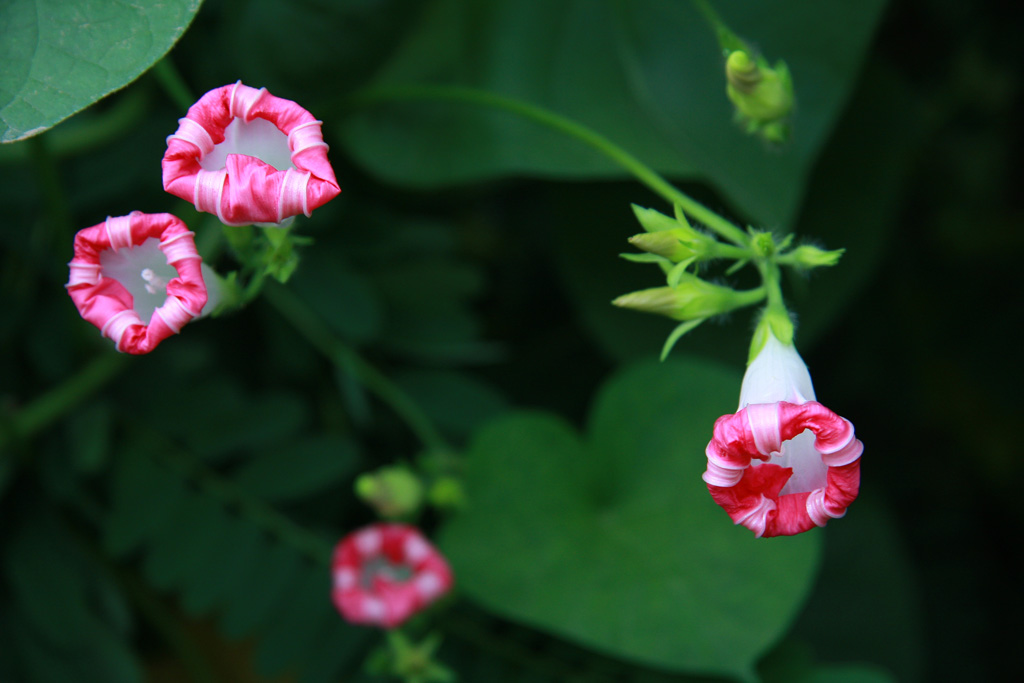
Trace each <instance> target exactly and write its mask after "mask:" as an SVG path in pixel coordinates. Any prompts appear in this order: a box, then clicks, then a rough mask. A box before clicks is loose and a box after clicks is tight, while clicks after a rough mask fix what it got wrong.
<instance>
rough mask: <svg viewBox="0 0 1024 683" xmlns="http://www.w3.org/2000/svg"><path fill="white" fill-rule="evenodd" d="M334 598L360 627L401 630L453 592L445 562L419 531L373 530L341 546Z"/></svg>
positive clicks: (408, 528)
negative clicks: (404, 624) (426, 608)
mask: <svg viewBox="0 0 1024 683" xmlns="http://www.w3.org/2000/svg"><path fill="white" fill-rule="evenodd" d="M331 573H332V576H333V579H334V588H333V590H332V593H331V597H332V599H333V600H334V604H335V606H337V608H338V611H340V612H341V614H342V616H343V617H345V619H346V620H348V621H350V622H352V623H354V624H368V625H373V626H380V627H383V628H395V627H397V626H400V625H401V624H402V623H404V622H405V621H406V620H407V619H408V618H409V617H411V616H412V615H413V614H415V613H417V612H419V611H420V610H422V609H424V608H425V607H427V606H428V605H430V604H431V603H433V602H434V601H435V600H437V599H438V598H440V597H441V596H442V595H444V594H445V593H447V592H448V591H449V590H450V589H451V587H452V580H453V579H452V572H451V569H450V568H449V567H448V562H447V561H445V559H444V557H443V556H442V555H441V553H439V552H438V551H437V549H435V548H434V546H432V545H431V544H430V542H428V541H427V540H426V539H425V538H424V537H423V535H422V534H421V533H420V532H419V530H417V529H416V528H415V527H411V526H408V525H405V524H383V523H381V524H371V525H370V526H367V527H364V528H362V529H359V530H358V531H355V532H353V533H351V534H349V535H348V536H346V537H345V538H343V539H342V540H341V542H340V543H338V545H337V546H336V547H335V548H334V557H333V560H332V562H331Z"/></svg>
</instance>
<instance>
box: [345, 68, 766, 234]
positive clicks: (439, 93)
mask: <svg viewBox="0 0 1024 683" xmlns="http://www.w3.org/2000/svg"><path fill="white" fill-rule="evenodd" d="M413 100H447V101H452V102H465V103H468V104H476V105H480V106H485V107H491V108H493V109H501V110H504V111H508V112H511V113H513V114H517V115H519V116H522V117H524V118H527V119H530V120H531V121H534V122H536V123H539V124H541V125H543V126H547V127H548V128H551V129H553V130H557V131H559V132H562V133H565V134H566V135H569V136H570V137H574V138H576V139H577V140H580V141H581V142H583V143H585V144H587V145H589V146H591V147H593V148H594V149H596V150H597V151H599V152H601V153H602V154H604V155H605V156H607V157H608V158H609V159H611V160H612V161H614V162H615V163H617V164H618V165H619V166H621V167H622V168H624V169H625V170H627V171H629V172H630V173H631V174H632V175H633V176H634V177H635V178H636V179H637V180H639V181H640V182H641V183H643V184H644V185H646V186H647V187H648V188H650V189H651V190H652V191H653V192H655V193H656V194H658V195H660V196H661V197H663V198H664V199H665V200H666V201H668V202H669V203H671V204H674V205H679V206H680V207H682V209H683V210H684V211H685V212H686V213H688V214H689V215H690V216H692V217H693V218H695V219H697V220H698V221H700V222H701V223H703V224H704V225H705V226H707V227H708V228H710V229H711V230H714V231H715V232H716V233H718V234H719V235H720V236H722V237H723V238H725V239H727V240H729V241H731V242H733V243H735V244H738V245H740V246H747V244H749V241H750V238H749V236H748V235H747V234H746V233H745V232H743V230H741V229H740V228H738V227H737V226H735V225H733V224H732V223H730V222H729V221H728V220H726V219H725V218H723V217H722V216H719V215H718V214H717V213H715V212H714V211H712V210H711V209H709V208H707V207H706V206H704V205H703V204H701V203H700V202H698V201H696V200H695V199H693V198H691V197H690V196H688V195H686V194H685V193H683V192H682V191H680V190H678V189H677V188H676V187H674V186H673V185H672V184H671V183H669V182H668V181H667V180H665V179H664V178H662V177H661V176H660V175H659V174H658V173H657V172H656V171H654V170H653V169H651V168H650V167H649V166H647V165H646V164H644V163H643V162H642V161H640V160H639V159H637V158H636V157H635V156H633V155H632V154H630V153H629V152H627V151H626V150H624V149H623V148H621V147H619V146H618V145H616V144H615V143H613V142H612V141H611V140H609V139H608V138H606V137H604V136H603V135H600V134H599V133H597V132H595V131H593V130H591V129H590V128H587V127H585V126H583V125H581V124H579V123H576V122H575V121H573V120H571V119H568V118H566V117H564V116H560V115H559V114H555V113H554V112H551V111H548V110H547V109H543V108H541V107H538V106H535V105H532V104H529V103H526V102H522V101H520V100H515V99H512V98H509V97H504V96H502V95H497V94H495V93H492V92H487V91H486V90H478V89H475V88H465V87H461V86H442V85H407V86H391V87H385V88H374V89H371V90H364V91H362V92H359V93H357V94H356V95H354V96H353V98H352V100H351V102H352V104H353V105H354V106H356V107H363V106H372V105H374V104H378V103H381V102H395V101H398V102H401V101H413Z"/></svg>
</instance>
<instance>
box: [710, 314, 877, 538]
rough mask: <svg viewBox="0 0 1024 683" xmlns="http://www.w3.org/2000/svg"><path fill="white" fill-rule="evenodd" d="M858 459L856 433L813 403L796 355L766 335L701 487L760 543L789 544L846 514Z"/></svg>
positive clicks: (719, 427) (721, 422)
mask: <svg viewBox="0 0 1024 683" xmlns="http://www.w3.org/2000/svg"><path fill="white" fill-rule="evenodd" d="M863 451H864V445H863V444H862V443H861V442H860V440H859V439H857V438H856V437H855V436H854V431H853V425H852V424H850V422H849V421H848V420H846V419H845V418H842V417H840V416H838V415H836V414H835V413H833V412H832V411H831V410H829V409H828V408H826V407H825V406H823V405H822V404H820V403H818V402H817V401H815V396H814V387H813V386H812V385H811V376H810V374H809V373H808V372H807V366H806V365H804V362H803V360H802V359H801V358H800V355H799V354H798V353H797V351H796V348H794V347H793V345H792V344H784V343H783V342H781V341H779V340H778V339H777V338H776V337H775V336H774V335H772V334H771V333H769V334H768V335H767V342H766V343H765V345H764V348H763V349H762V350H761V351H760V352H759V353H758V354H757V357H756V358H755V359H754V360H753V362H751V364H750V366H749V367H748V368H747V372H746V375H745V376H744V378H743V386H742V388H741V389H740V405H739V410H738V412H736V413H735V414H732V415H723V416H722V417H720V418H718V420H716V421H715V429H714V436H713V437H712V439H711V442H710V443H709V444H708V447H707V451H706V452H707V457H708V465H707V470H706V471H705V472H704V475H703V479H704V481H705V482H706V483H707V486H708V490H709V491H710V492H711V497H712V498H713V499H714V500H715V502H716V503H718V504H719V505H720V506H721V507H722V508H723V509H724V510H725V511H726V512H727V513H728V514H729V517H731V518H732V520H733V522H734V523H736V524H742V525H743V526H745V527H747V528H748V529H750V530H751V531H753V532H754V535H755V536H756V537H758V538H761V537H762V536H763V537H769V536H792V535H795V534H799V533H803V532H805V531H808V530H810V529H813V528H814V527H816V526H825V524H826V522H828V520H830V519H835V518H838V517H842V516H843V515H845V514H846V509H847V507H849V505H850V504H851V503H853V501H854V500H855V499H856V498H857V494H858V492H859V489H860V456H861V453H862V452H863Z"/></svg>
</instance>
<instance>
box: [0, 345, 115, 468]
mask: <svg viewBox="0 0 1024 683" xmlns="http://www.w3.org/2000/svg"><path fill="white" fill-rule="evenodd" d="M127 367H128V356H126V355H124V354H120V353H104V354H102V355H100V356H98V357H97V358H95V359H94V360H93V361H92V362H91V363H89V365H87V366H85V368H83V369H82V370H81V371H80V372H78V374H76V375H74V376H72V377H71V378H69V379H67V380H66V381H64V382H63V383H62V384H60V385H59V386H57V387H56V388H54V389H52V390H50V391H49V392H47V393H45V394H43V395H42V396H40V397H39V398H37V399H35V400H34V401H32V402H31V403H29V404H28V405H27V406H26V407H25V408H24V409H22V410H21V412H19V413H18V414H16V415H15V416H14V418H13V419H12V420H11V429H10V431H9V432H7V431H4V432H0V448H2V447H3V446H6V445H7V444H6V442H7V440H8V439H28V438H30V437H32V436H34V435H35V434H36V433H38V432H40V431H42V430H43V429H45V428H46V427H48V426H50V425H51V424H53V423H54V422H56V421H57V420H58V419H59V418H60V417H61V416H63V415H65V414H66V413H69V412H71V410H73V409H74V408H75V407H76V406H77V405H78V404H79V403H81V402H82V401H84V400H85V399H86V398H88V397H89V396H91V395H92V394H93V393H95V392H96V391H98V390H99V389H100V388H101V387H103V385H104V384H106V383H107V382H109V381H110V380H112V379H113V378H114V377H116V376H117V375H118V373H120V372H121V371H122V370H124V369H125V368H127Z"/></svg>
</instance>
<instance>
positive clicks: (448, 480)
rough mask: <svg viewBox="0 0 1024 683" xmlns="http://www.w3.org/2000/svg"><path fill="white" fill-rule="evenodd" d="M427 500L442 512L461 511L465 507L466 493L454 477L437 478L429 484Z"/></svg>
mask: <svg viewBox="0 0 1024 683" xmlns="http://www.w3.org/2000/svg"><path fill="white" fill-rule="evenodd" d="M427 499H428V500H429V501H430V503H431V505H433V506H434V507H437V508H441V509H442V510H461V509H462V508H464V507H465V506H466V491H465V489H464V488H463V487H462V482H461V481H459V480H458V479H456V478H455V477H447V476H446V477H439V478H438V479H436V480H435V481H434V483H433V484H431V486H430V491H429V492H428V493H427Z"/></svg>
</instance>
